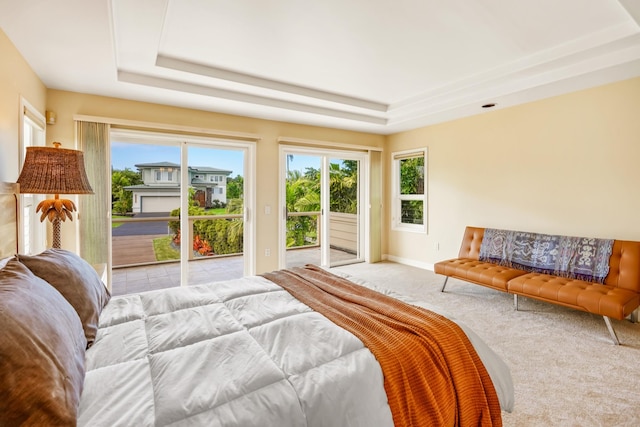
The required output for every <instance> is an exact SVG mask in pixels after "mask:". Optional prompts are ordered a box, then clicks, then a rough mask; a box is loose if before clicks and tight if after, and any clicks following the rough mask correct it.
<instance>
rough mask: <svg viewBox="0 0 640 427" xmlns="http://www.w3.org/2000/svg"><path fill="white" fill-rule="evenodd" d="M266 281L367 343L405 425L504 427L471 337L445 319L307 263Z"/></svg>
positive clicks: (394, 412)
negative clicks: (279, 287)
mask: <svg viewBox="0 0 640 427" xmlns="http://www.w3.org/2000/svg"><path fill="white" fill-rule="evenodd" d="M262 276H264V277H266V278H267V279H269V280H271V281H272V282H274V283H276V284H278V285H280V286H281V287H283V288H284V289H286V290H287V291H288V292H289V293H291V294H292V295H293V296H294V297H295V298H297V299H298V300H299V301H301V302H303V303H305V304H307V305H308V306H309V307H311V308H312V309H313V310H315V311H317V312H319V313H321V314H323V315H324V316H326V317H327V318H329V320H331V321H332V322H334V323H335V324H336V325H338V326H340V327H342V328H344V329H346V330H347V331H349V332H351V333H353V334H354V335H355V336H357V337H358V338H360V340H362V342H363V343H364V344H365V345H366V346H367V347H368V348H369V350H370V351H371V352H372V353H373V355H374V356H375V357H376V359H377V360H378V362H379V363H380V366H381V367H382V372H383V374H384V387H385V390H386V393H387V399H388V400H389V406H390V407H391V413H392V415H393V422H394V424H395V426H396V427H400V426H429V427H432V426H473V427H476V426H501V425H502V414H501V411H500V403H499V401H498V396H497V394H496V391H495V389H494V387H493V383H492V381H491V378H490V377H489V374H488V373H487V370H486V368H485V367H484V365H483V364H482V361H481V360H480V358H479V356H478V354H477V353H476V351H475V349H474V348H473V346H472V344H471V343H470V342H469V339H468V338H467V336H466V334H465V333H464V332H463V331H462V329H460V327H459V326H458V325H456V324H455V323H454V322H452V321H450V320H448V319H446V318H445V317H443V316H441V315H439V314H436V313H433V312H431V311H429V310H425V309H422V308H419V307H416V306H413V305H410V304H406V303H403V302H402V301H399V300H397V299H395V298H391V297H388V296H386V295H383V294H381V293H378V292H375V291H373V290H371V289H368V288H365V287H363V286H359V285H356V284H355V283H352V282H350V281H349V280H346V279H344V278H341V277H339V276H336V275H334V274H331V273H328V272H326V271H325V270H323V269H321V268H319V267H316V266H311V265H307V266H306V267H304V268H292V269H289V270H280V271H275V272H272V273H265V274H263V275H262Z"/></svg>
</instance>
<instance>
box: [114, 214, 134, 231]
mask: <svg viewBox="0 0 640 427" xmlns="http://www.w3.org/2000/svg"><path fill="white" fill-rule="evenodd" d="M123 218H124V219H126V218H130V217H128V216H122V215H113V214H112V215H111V228H118V227H120V226H121V225H122V224H124V222H115V223H114V222H113V220H116V219H123Z"/></svg>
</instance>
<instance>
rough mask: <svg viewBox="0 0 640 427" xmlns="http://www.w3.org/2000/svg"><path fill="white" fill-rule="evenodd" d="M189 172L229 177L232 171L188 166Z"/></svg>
mask: <svg viewBox="0 0 640 427" xmlns="http://www.w3.org/2000/svg"><path fill="white" fill-rule="evenodd" d="M189 170H190V171H192V172H200V173H222V174H226V175H229V174H231V172H232V171H230V170H225V169H218V168H210V167H208V166H189Z"/></svg>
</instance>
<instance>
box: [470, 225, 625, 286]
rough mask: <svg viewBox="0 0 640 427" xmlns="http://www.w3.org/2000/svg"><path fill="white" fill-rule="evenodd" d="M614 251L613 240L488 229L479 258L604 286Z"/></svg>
mask: <svg viewBox="0 0 640 427" xmlns="http://www.w3.org/2000/svg"><path fill="white" fill-rule="evenodd" d="M612 249H613V240H612V239H594V238H588V237H570V236H557V235H550V234H538V233H527V232H523V231H511V230H498V229H493V228H487V229H485V231H484V237H483V238H482V244H481V246H480V256H479V258H480V260H481V261H486V262H492V263H495V264H499V265H502V266H506V267H511V268H517V269H520V270H524V271H530V272H536V273H543V274H551V275H554V276H560V277H567V278H571V279H579V280H586V281H590V282H596V283H604V279H605V278H606V277H607V274H608V273H609V258H610V257H611V252H612Z"/></svg>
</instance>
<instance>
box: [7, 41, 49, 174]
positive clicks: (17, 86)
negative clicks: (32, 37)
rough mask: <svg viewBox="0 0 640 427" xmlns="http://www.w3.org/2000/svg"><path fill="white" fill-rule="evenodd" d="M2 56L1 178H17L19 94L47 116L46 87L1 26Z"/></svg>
mask: <svg viewBox="0 0 640 427" xmlns="http://www.w3.org/2000/svg"><path fill="white" fill-rule="evenodd" d="M0 58H2V60H0V181H4V182H16V181H17V180H18V175H19V174H20V170H19V165H18V162H19V147H20V143H19V141H20V135H21V132H22V131H21V129H20V116H21V112H20V98H21V97H22V98H23V99H25V100H26V101H27V102H28V103H29V104H31V105H32V106H33V107H34V108H35V109H37V110H38V111H39V112H40V113H41V114H42V115H43V116H44V113H45V103H46V94H47V89H46V87H45V86H44V84H42V81H40V79H39V78H38V76H37V75H36V74H35V73H34V72H33V70H32V69H31V67H30V66H29V64H27V62H26V61H25V60H24V58H23V57H22V55H20V52H18V50H17V49H16V48H15V47H14V46H13V44H12V43H11V41H10V40H9V38H8V37H7V36H6V35H5V33H4V32H3V31H2V30H0Z"/></svg>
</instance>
